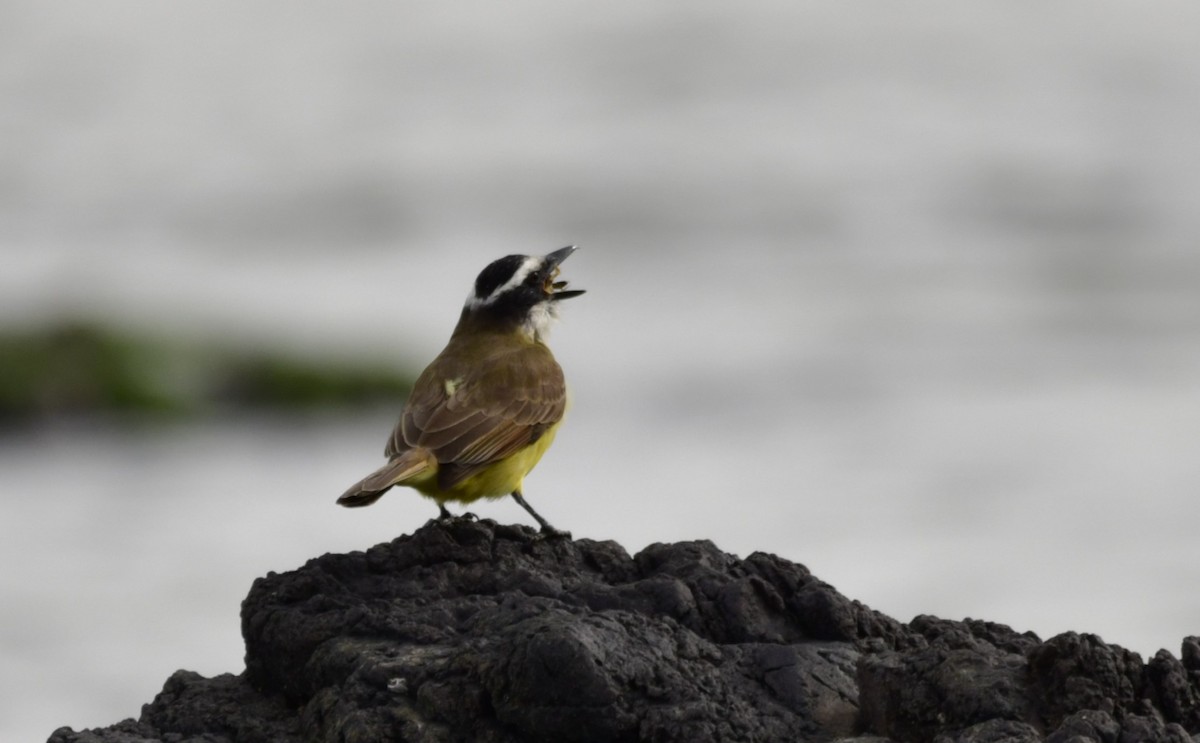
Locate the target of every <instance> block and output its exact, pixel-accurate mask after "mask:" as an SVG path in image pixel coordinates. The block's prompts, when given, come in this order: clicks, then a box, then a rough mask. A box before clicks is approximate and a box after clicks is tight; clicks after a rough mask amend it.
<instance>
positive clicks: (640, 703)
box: [50, 520, 1200, 743]
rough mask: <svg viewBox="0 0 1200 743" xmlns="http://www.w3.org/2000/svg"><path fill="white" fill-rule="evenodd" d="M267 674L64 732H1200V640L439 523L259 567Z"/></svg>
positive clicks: (258, 738)
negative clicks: (1040, 627) (1055, 624)
mask: <svg viewBox="0 0 1200 743" xmlns="http://www.w3.org/2000/svg"><path fill="white" fill-rule="evenodd" d="M242 633H243V636H244V637H245V641H246V669H245V671H244V672H243V673H241V674H240V675H237V676H234V675H229V674H226V675H222V676H218V677H215V678H203V677H201V676H199V675H197V674H195V673H191V672H188V671H179V672H177V673H175V674H174V675H173V676H171V678H170V679H168V680H167V682H166V685H165V686H164V687H163V690H162V692H161V693H160V694H159V695H158V696H157V697H156V698H155V699H154V701H153V702H151V703H150V704H148V705H146V706H145V707H144V708H143V709H142V715H141V718H140V719H139V720H137V721H134V720H125V721H123V722H120V723H117V724H116V725H113V726H112V727H109V728H104V729H97V730H87V731H82V732H75V731H73V730H71V729H70V728H62V729H60V730H57V731H55V732H54V733H53V735H51V737H50V741H51V742H52V743H144V742H146V741H173V742H178V743H200V742H201V741H204V742H205V743H222V742H226V741H228V742H230V743H234V742H236V743H262V742H266V741H271V742H282V743H287V742H290V741H341V742H344V743H355V742H358V741H361V742H364V743H369V742H374V741H428V742H434V741H436V742H443V741H444V742H447V743H449V742H451V741H480V742H482V743H514V742H516V741H555V742H558V741H562V742H567V741H580V742H583V741H655V742H661V743H666V742H668V741H688V742H689V743H690V742H693V741H737V742H739V743H742V742H746V741H855V742H857V743H888V742H889V741H890V742H893V743H903V742H905V741H937V742H938V743H968V742H970V743H1000V742H1001V741H1004V742H1006V743H1024V742H1025V741H1030V742H1032V741H1051V742H1053V743H1087V742H1089V741H1096V742H1103V743H1138V742H1140V741H1175V742H1178V743H1193V742H1194V741H1200V736H1197V737H1196V738H1193V737H1191V735H1192V734H1195V733H1197V732H1198V731H1200V639H1197V638H1195V637H1191V638H1187V639H1186V640H1185V641H1184V645H1183V653H1182V660H1179V659H1176V658H1175V657H1174V656H1172V655H1170V654H1169V653H1166V652H1160V653H1159V654H1158V655H1156V656H1155V657H1154V658H1153V659H1151V660H1150V662H1149V663H1143V662H1142V660H1141V658H1140V657H1139V656H1138V655H1137V654H1135V653H1131V652H1128V651H1126V650H1123V649H1122V648H1119V647H1116V646H1112V645H1106V644H1104V643H1103V642H1101V641H1100V640H1099V638H1097V637H1095V636H1092V635H1079V634H1075V633H1066V634H1063V635H1060V636H1058V637H1054V638H1052V639H1050V640H1048V641H1045V642H1042V641H1041V640H1039V639H1038V638H1037V637H1036V636H1034V635H1033V634H1030V633H1024V634H1019V633H1017V632H1014V631H1013V630H1011V629H1009V628H1008V627H1005V626H1003V625H998V624H992V623H989V622H981V621H973V620H967V621H963V622H953V621H946V620H940V619H935V618H932V617H924V616H923V617H917V618H916V619H914V620H913V621H912V622H911V623H909V624H902V623H900V622H897V621H896V620H893V619H890V618H888V617H886V616H884V615H882V614H879V613H877V612H874V611H872V610H870V609H869V608H867V607H866V606H863V605H862V604H860V603H858V602H857V601H852V600H850V599H847V598H846V597H844V596H842V595H841V594H839V593H838V592H837V591H835V590H834V589H833V588H832V587H831V586H829V585H827V584H825V583H823V582H821V581H820V580H818V579H817V578H815V577H814V576H813V575H812V574H810V573H809V572H808V570H806V569H805V568H804V567H803V566H800V565H796V564H793V563H790V562H787V561H785V560H782V559H780V558H778V557H775V556H772V555H768V554H763V553H755V554H753V555H750V556H749V557H747V558H745V559H737V558H735V557H733V556H730V555H727V554H724V553H722V552H721V551H720V550H719V549H717V548H716V547H715V546H714V545H713V544H711V543H709V542H686V543H680V544H656V545H652V546H650V547H648V548H646V549H645V550H643V551H642V552H640V553H639V554H637V555H636V556H633V557H630V556H629V554H628V553H626V552H625V550H624V549H622V548H621V547H620V546H619V545H617V544H616V543H614V542H595V541H590V540H578V541H571V540H569V539H562V538H550V539H542V538H540V537H538V536H536V535H535V534H534V533H533V532H532V531H530V530H529V529H526V528H524V527H513V526H498V525H496V524H494V523H492V522H489V521H482V522H472V521H462V520H460V521H452V522H447V523H440V524H439V523H431V524H429V525H427V526H425V527H424V528H422V529H420V530H418V531H417V532H416V533H415V534H413V535H411V536H404V537H400V538H399V539H396V540H395V541H393V542H390V543H387V544H381V545H377V546H376V547H373V548H371V549H370V550H367V551H366V552H355V553H351V554H348V555H325V556H323V557H320V558H317V559H314V560H311V561H309V563H308V564H306V565H305V566H304V567H302V568H300V569H298V570H295V571H292V572H289V573H283V574H274V573H272V574H270V575H268V576H267V577H265V578H260V579H258V580H257V581H255V583H254V586H253V587H252V588H251V590H250V594H249V595H248V596H247V597H246V600H245V602H244V603H243V606H242Z"/></svg>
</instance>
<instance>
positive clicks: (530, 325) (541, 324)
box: [521, 299, 558, 343]
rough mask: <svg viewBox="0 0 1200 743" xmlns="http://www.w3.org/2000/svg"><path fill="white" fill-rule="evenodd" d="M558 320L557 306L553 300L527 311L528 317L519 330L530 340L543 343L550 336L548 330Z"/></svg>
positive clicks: (536, 305) (538, 304) (539, 303)
mask: <svg viewBox="0 0 1200 743" xmlns="http://www.w3.org/2000/svg"><path fill="white" fill-rule="evenodd" d="M556 320H558V305H557V304H555V303H554V301H553V300H549V299H548V300H546V301H544V302H538V303H537V304H535V305H534V306H533V307H532V308H530V310H529V315H528V316H527V317H526V318H525V322H524V323H522V325H521V330H522V331H524V332H525V334H526V335H528V336H529V338H530V340H535V341H539V342H541V343H545V342H546V339H547V338H548V337H549V336H550V328H551V327H553V326H554V323H555V321H556Z"/></svg>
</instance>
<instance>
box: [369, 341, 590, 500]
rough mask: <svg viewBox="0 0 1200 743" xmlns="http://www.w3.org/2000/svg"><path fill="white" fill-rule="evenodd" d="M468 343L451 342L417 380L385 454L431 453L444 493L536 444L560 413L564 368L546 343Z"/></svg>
mask: <svg viewBox="0 0 1200 743" xmlns="http://www.w3.org/2000/svg"><path fill="white" fill-rule="evenodd" d="M470 344H471V341H470V340H468V341H466V342H460V343H459V344H458V345H457V346H456V344H455V342H454V341H451V345H450V346H448V347H447V348H446V350H445V351H443V352H442V354H441V355H440V356H439V357H438V358H437V359H435V360H434V362H433V363H432V364H430V365H429V368H427V369H426V370H425V371H424V372H423V373H422V374H421V376H420V377H419V378H418V379H417V382H416V384H415V385H414V386H413V392H412V394H411V395H410V396H409V400H408V403H407V405H406V406H405V409H404V412H403V414H402V415H401V417H400V421H399V422H398V423H397V424H396V428H395V430H394V431H393V432H392V436H391V438H390V439H389V440H388V445H387V450H386V451H387V456H388V457H395V456H397V455H399V454H401V453H403V452H404V451H407V450H409V449H411V448H414V447H422V448H425V449H428V450H430V451H431V452H432V453H433V455H434V457H436V459H437V461H438V468H439V469H438V481H439V484H440V485H441V486H442V487H444V488H446V487H451V486H452V485H454V484H455V483H456V482H459V481H461V480H463V479H465V478H467V477H470V476H471V475H472V474H474V473H475V472H478V471H479V470H481V469H483V468H485V467H487V466H488V465H490V464H492V463H493V462H496V461H498V460H501V459H504V458H505V457H507V456H509V455H511V454H513V453H514V452H516V451H519V450H520V449H521V448H523V447H525V446H528V445H529V444H530V443H532V442H533V441H536V440H537V438H538V437H539V436H541V434H542V433H543V432H544V431H545V430H546V429H547V428H549V427H550V426H552V425H554V424H555V423H557V422H559V421H560V420H562V417H563V413H564V412H565V411H566V398H567V394H566V384H565V382H564V380H563V375H562V369H561V368H560V367H559V365H558V363H557V362H556V361H555V360H554V357H553V355H551V353H550V350H549V349H548V348H546V346H544V345H542V344H540V343H534V344H529V343H523V342H519V341H518V342H512V343H496V342H495V339H494V338H493V339H491V341H490V342H489V343H488V344H487V345H486V347H485V346H481V345H474V346H472V345H470ZM471 358H474V359H476V360H477V361H476V363H475V364H474V365H473V366H471V367H470V368H468V367H467V366H465V365H464V363H463V361H462V360H463V359H471ZM448 381H451V382H452V383H451V384H447V382H448Z"/></svg>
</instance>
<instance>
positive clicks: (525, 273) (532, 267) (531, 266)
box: [467, 255, 542, 307]
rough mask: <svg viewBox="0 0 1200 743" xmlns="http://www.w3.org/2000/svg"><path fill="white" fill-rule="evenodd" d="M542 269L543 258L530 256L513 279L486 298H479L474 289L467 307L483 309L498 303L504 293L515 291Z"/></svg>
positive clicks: (514, 274)
mask: <svg viewBox="0 0 1200 743" xmlns="http://www.w3.org/2000/svg"><path fill="white" fill-rule="evenodd" d="M541 267H542V257H541V256H538V255H531V256H528V257H527V258H526V259H525V260H524V261H522V263H521V266H520V268H518V269H517V270H516V271H514V272H513V275H512V278H510V279H509V280H508V281H506V282H504V283H503V284H501V285H500V286H498V287H496V288H495V290H493V291H492V293H491V294H489V295H487V296H486V297H485V298H483V299H480V298H479V297H476V296H475V290H474V289H472V290H471V296H470V298H468V300H467V306H468V307H482V306H484V305H487V304H491V303H492V302H494V301H496V298H497V297H499V296H500V295H501V294H503V293H504V292H506V291H508V290H509V289H515V288H517V287H518V286H520V285H521V284H524V283H525V279H527V278H529V274H531V273H533V272H534V271H536V270H538V269H539V268H541Z"/></svg>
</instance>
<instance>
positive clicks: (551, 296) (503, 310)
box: [463, 245, 583, 335]
mask: <svg viewBox="0 0 1200 743" xmlns="http://www.w3.org/2000/svg"><path fill="white" fill-rule="evenodd" d="M574 252H575V246H574V245H571V246H568V247H565V248H562V249H561V250H556V251H554V252H553V253H547V254H546V255H506V256H504V257H503V258H500V259H498V260H495V261H492V263H491V264H489V265H488V267H487V268H485V269H483V271H482V272H481V273H480V274H479V277H478V278H476V279H475V287H474V289H473V290H472V291H471V295H470V296H469V297H467V303H466V306H465V307H464V308H463V314H464V316H470V317H474V318H479V319H489V320H493V321H496V322H499V323H506V324H507V323H512V324H516V325H527V326H530V328H531V332H533V333H534V334H536V335H540V334H542V333H544V331H545V328H546V326H547V325H548V324H549V321H550V320H553V319H555V317H557V314H558V312H557V307H556V305H557V303H558V302H560V301H561V300H564V299H570V298H571V297H578V296H579V295H580V294H583V290H582V289H570V290H568V289H567V288H566V286H567V282H565V281H558V280H557V279H558V273H559V264H560V263H562V262H563V261H564V260H566V259H567V257H568V256H569V255H571V253H574Z"/></svg>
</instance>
